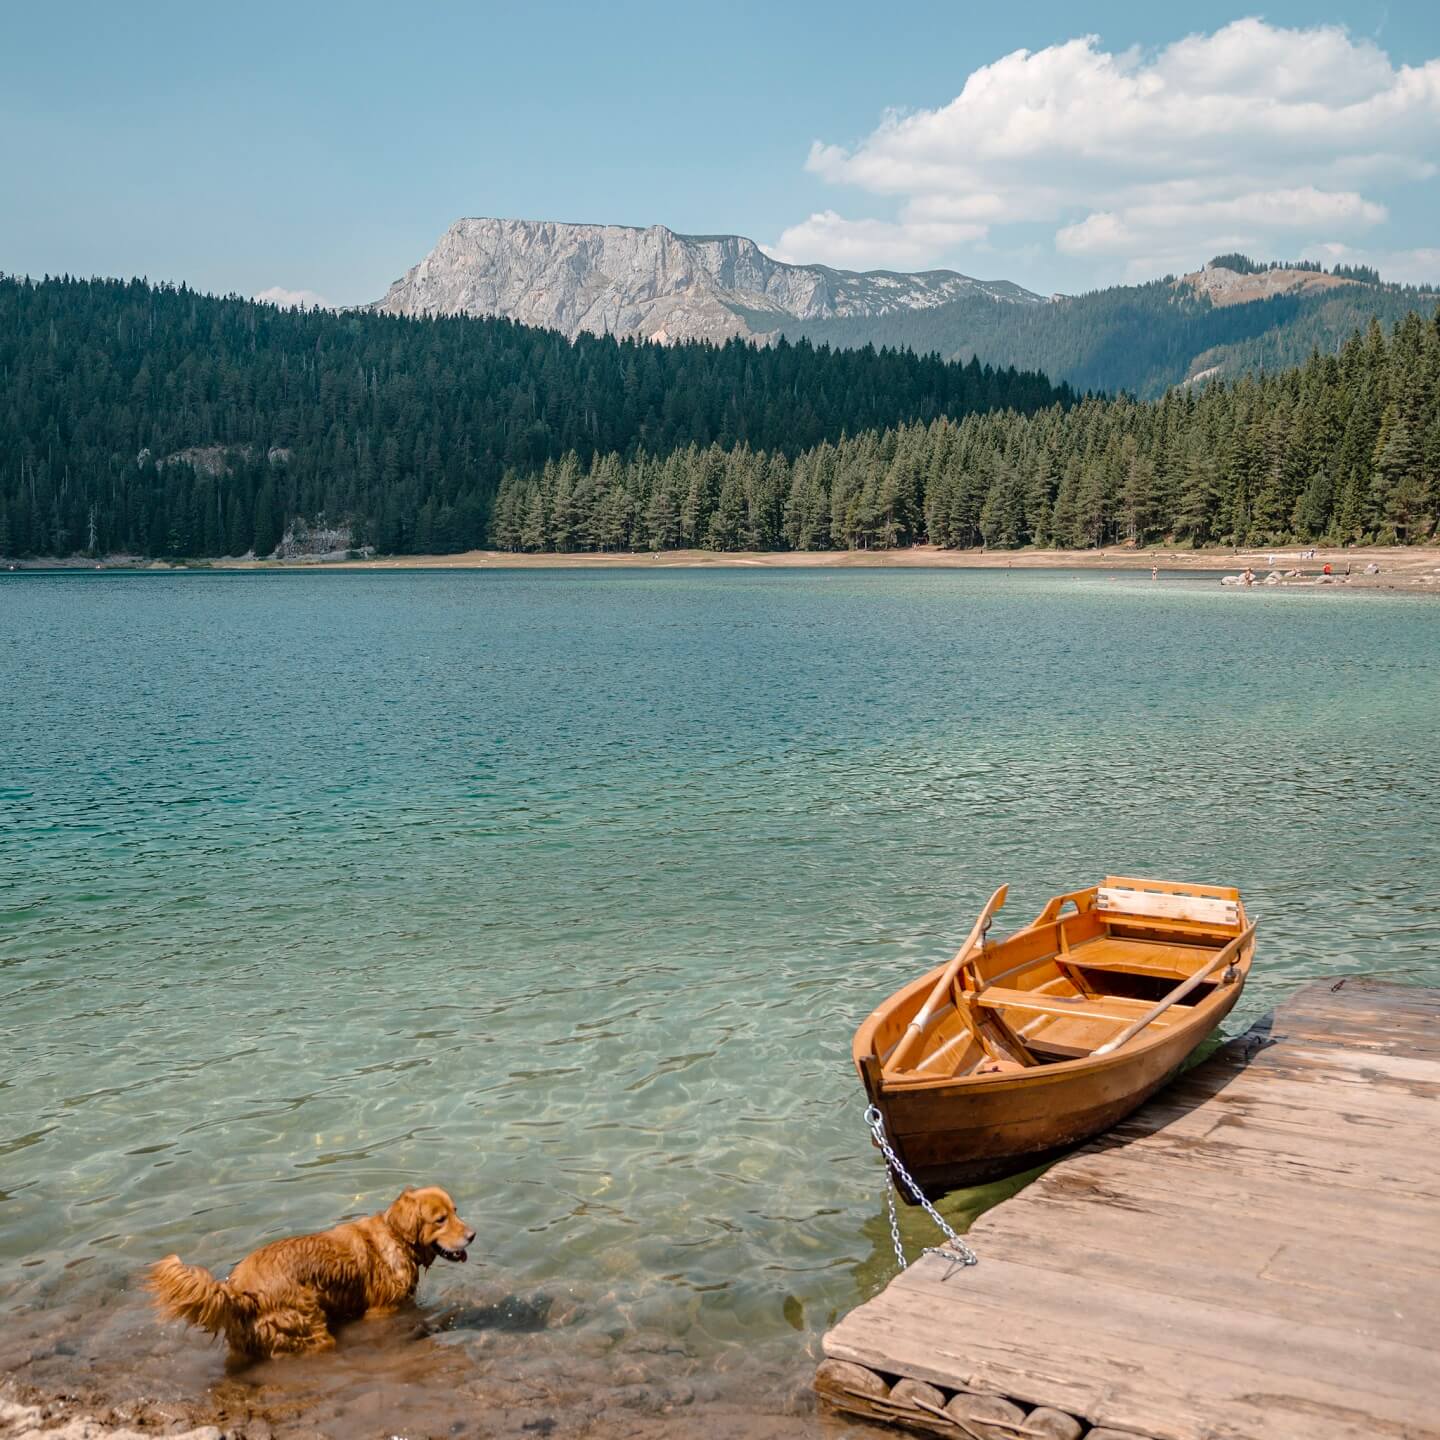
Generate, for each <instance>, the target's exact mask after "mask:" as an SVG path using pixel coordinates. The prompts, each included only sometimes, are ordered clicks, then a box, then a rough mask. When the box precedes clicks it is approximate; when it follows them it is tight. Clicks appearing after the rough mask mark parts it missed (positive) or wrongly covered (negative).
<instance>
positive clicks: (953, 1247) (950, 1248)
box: [865, 1105, 980, 1280]
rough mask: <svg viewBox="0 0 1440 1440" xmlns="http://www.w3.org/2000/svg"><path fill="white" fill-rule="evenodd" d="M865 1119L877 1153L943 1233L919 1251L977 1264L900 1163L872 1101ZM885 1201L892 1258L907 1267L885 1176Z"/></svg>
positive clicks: (891, 1189) (956, 1262)
mask: <svg viewBox="0 0 1440 1440" xmlns="http://www.w3.org/2000/svg"><path fill="white" fill-rule="evenodd" d="M865 1123H866V1125H868V1126H869V1127H870V1134H871V1136H872V1137H873V1138H874V1141H875V1143H876V1145H878V1146H879V1147H880V1153H881V1154H882V1155H883V1156H884V1157H885V1163H886V1164H887V1165H888V1166H889V1167H890V1170H891V1173H892V1174H894V1175H897V1176H899V1178H900V1179H901V1180H902V1181H904V1183H905V1188H906V1189H907V1190H909V1192H910V1193H911V1194H912V1195H913V1196H914V1197H915V1199H916V1201H917V1202H918V1203H919V1204H920V1206H921V1207H922V1208H923V1209H924V1211H925V1213H926V1214H927V1215H928V1216H929V1217H930V1218H931V1219H932V1220H933V1221H934V1222H935V1225H936V1227H937V1228H938V1229H939V1230H940V1231H941V1232H942V1233H943V1234H944V1236H945V1244H944V1245H927V1246H926V1247H925V1249H924V1251H923V1252H922V1253H923V1254H926V1255H938V1256H939V1257H940V1258H941V1259H942V1260H944V1261H946V1262H947V1263H948V1264H950V1265H978V1264H979V1263H980V1257H979V1256H978V1255H976V1253H975V1252H974V1251H973V1250H972V1249H971V1248H970V1247H969V1246H968V1245H967V1244H966V1243H965V1242H964V1241H963V1240H962V1239H961V1238H960V1237H959V1236H958V1235H957V1234H956V1233H955V1231H954V1230H953V1229H952V1228H951V1226H950V1222H949V1221H948V1220H946V1218H945V1217H944V1216H943V1215H942V1214H941V1213H940V1212H939V1211H938V1210H937V1209H936V1208H935V1207H934V1206H933V1205H932V1204H931V1203H930V1202H929V1200H927V1199H926V1198H925V1192H924V1191H923V1190H922V1189H921V1188H920V1187H919V1186H918V1185H917V1184H916V1183H915V1181H914V1180H913V1179H912V1178H911V1175H910V1172H909V1171H908V1170H907V1169H906V1168H905V1167H904V1165H902V1164H901V1163H900V1157H899V1156H898V1155H897V1154H896V1153H895V1151H894V1150H893V1149H892V1148H891V1146H890V1142H889V1141H888V1140H887V1139H886V1138H885V1118H884V1116H882V1115H881V1113H880V1111H879V1110H878V1109H876V1107H875V1106H874V1105H871V1106H869V1107H868V1108H867V1109H866V1111H865ZM885 1204H886V1206H887V1208H888V1209H889V1212H890V1241H891V1244H893V1245H894V1246H895V1258H896V1260H898V1261H899V1262H900V1268H901V1269H902V1270H904V1269H906V1268H908V1266H909V1263H910V1262H909V1261H908V1260H906V1258H905V1247H904V1246H903V1245H901V1243H900V1221H899V1218H898V1216H897V1215H896V1213H895V1187H894V1185H892V1184H891V1183H890V1182H889V1179H888V1177H887V1179H886V1183H885ZM952 1274H954V1271H953V1270H950V1271H947V1272H946V1273H945V1277H944V1278H945V1279H947V1280H948V1279H949V1278H950V1276H951V1275H952Z"/></svg>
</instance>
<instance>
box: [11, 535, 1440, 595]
mask: <svg viewBox="0 0 1440 1440" xmlns="http://www.w3.org/2000/svg"><path fill="white" fill-rule="evenodd" d="M1302 555H1304V556H1305V557H1306V558H1302ZM1272 562H1273V564H1272ZM4 563H5V566H6V568H8V569H10V570H15V571H34V570H52V571H53V570H64V571H69V570H100V571H110V570H123V571H130V572H137V573H169V572H174V571H189V570H226V571H231V570H235V571H249V572H266V571H295V570H324V571H331V570H416V571H423V570H585V569H636V570H666V569H680V570H723V569H772V570H816V569H827V570H828V569H862V570H910V569H953V570H1097V571H1104V570H1120V571H1130V570H1133V571H1136V572H1144V571H1146V570H1149V569H1151V568H1152V567H1154V568H1157V569H1158V570H1159V571H1160V572H1161V573H1162V574H1168V575H1175V574H1186V573H1193V574H1197V575H1207V574H1213V575H1216V576H1220V575H1225V574H1235V573H1237V572H1240V571H1243V570H1245V569H1246V568H1247V567H1248V568H1249V569H1251V570H1253V571H1254V572H1255V584H1256V586H1263V585H1264V584H1265V577H1266V576H1267V575H1268V574H1269V572H1270V571H1271V570H1272V569H1275V570H1279V571H1281V572H1282V573H1283V572H1285V571H1290V570H1299V571H1300V572H1301V574H1300V576H1299V577H1287V578H1285V579H1282V580H1279V581H1274V582H1271V583H1272V587H1273V586H1277V585H1278V586H1302V585H1308V586H1321V585H1334V586H1337V587H1338V586H1342V585H1343V586H1349V587H1350V588H1356V589H1368V590H1419V591H1431V592H1440V546H1437V545H1417V546H1406V545H1390V546H1384V545H1367V546H1355V547H1352V548H1348V549H1337V548H1330V549H1326V548H1323V547H1315V548H1314V549H1313V550H1312V549H1310V548H1309V547H1305V548H1303V549H1302V547H1299V546H1286V547H1283V548H1282V547H1275V548H1273V549H1267V548H1253V547H1252V548H1247V549H1243V550H1238V551H1237V550H1179V549H1173V548H1172V549H1164V548H1154V549H1146V550H1135V549H1128V548H1122V549H1118V550H1033V549H1027V550H944V549H941V548H940V547H939V546H935V545H913V546H908V547H905V548H903V549H895V550H805V551H794V550H777V551H750V550H737V551H714V550H662V551H566V552H558V553H557V552H549V551H547V552H542V553H524V552H510V551H503V550H467V551H463V552H461V553H459V554H454V555H395V556H372V557H369V558H367V559H355V560H351V559H344V558H339V557H335V556H302V557H296V558H294V559H288V560H258V559H254V558H252V557H238V558H231V557H223V558H219V559H213V560H190V561H166V560H146V559H144V558H143V557H140V556H133V555H116V556H107V557H103V558H100V559H94V558H87V557H83V556H73V557H69V558H65V559H54V558H52V559H43V560H39V559H36V560H16V561H6V562H4ZM1326 564H1329V565H1330V567H1331V570H1332V574H1331V576H1329V577H1323V575H1322V571H1323V567H1324V566H1325V565H1326ZM1372 564H1374V565H1378V566H1379V567H1380V568H1379V571H1378V573H1375V574H1369V575H1367V574H1365V573H1364V571H1365V568H1366V567H1367V566H1368V565H1372ZM1347 567H1348V569H1349V571H1350V574H1349V575H1348V576H1347V575H1346V573H1345V572H1346V569H1347Z"/></svg>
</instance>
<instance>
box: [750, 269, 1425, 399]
mask: <svg viewBox="0 0 1440 1440" xmlns="http://www.w3.org/2000/svg"><path fill="white" fill-rule="evenodd" d="M1434 305H1435V297H1434V296H1433V295H1427V294H1423V293H1421V292H1419V291H1415V290H1410V289H1404V288H1402V287H1400V286H1393V285H1388V286H1387V285H1371V284H1357V285H1346V286H1344V287H1342V288H1339V289H1336V290H1329V291H1322V292H1320V293H1296V294H1286V295H1276V296H1274V297H1272V298H1269V299H1261V300H1255V301H1252V302H1251V303H1249V304H1233V305H1217V304H1214V303H1213V302H1212V301H1211V299H1210V298H1209V297H1208V296H1207V295H1203V294H1197V293H1196V292H1195V291H1194V290H1193V289H1192V288H1190V286H1188V285H1186V284H1184V283H1181V284H1178V285H1177V284H1175V283H1173V282H1171V281H1168V280H1156V281H1152V282H1151V283H1149V284H1147V285H1125V286H1116V287H1115V288H1113V289H1109V290H1096V291H1093V292H1091V293H1090V294H1087V295H1077V296H1073V297H1064V298H1060V299H1056V300H1054V301H1052V302H1051V303H1050V304H1048V305H1027V306H1020V305H1003V306H1002V305H996V304H994V303H993V302H991V301H988V300H984V299H975V298H970V299H962V300H957V301H953V302H951V303H949V304H946V305H937V306H935V307H934V308H932V309H929V310H917V311H913V312H907V313H904V314H894V315H884V316H879V317H875V318H860V319H844V320H838V319H837V320H816V321H809V322H798V321H797V322H786V323H785V324H783V325H781V326H776V325H775V322H774V318H773V317H770V318H769V320H768V322H767V323H768V325H769V327H770V331H771V333H773V334H783V335H785V336H787V337H788V338H790V339H792V340H799V339H802V338H803V339H807V340H810V341H812V342H814V343H815V344H817V345H822V344H823V345H832V346H837V347H842V348H843V347H846V346H851V345H867V344H873V345H886V346H894V347H900V348H903V347H905V346H909V347H911V348H913V349H915V350H917V351H919V352H921V353H931V352H933V353H936V354H939V355H941V356H944V357H946V358H947V359H960V360H966V359H969V357H970V356H971V355H976V354H978V355H982V356H984V357H985V358H986V359H987V360H989V361H990V362H991V363H992V364H997V365H1016V366H1020V367H1022V368H1034V369H1039V370H1043V371H1044V372H1045V373H1046V374H1048V375H1051V376H1054V377H1055V378H1057V379H1059V380H1063V381H1066V382H1068V383H1069V384H1070V385H1072V386H1074V387H1075V388H1076V389H1077V390H1082V391H1083V390H1103V391H1108V392H1111V393H1115V392H1118V391H1122V390H1123V391H1126V392H1128V393H1129V394H1132V395H1136V396H1138V397H1140V398H1141V399H1153V398H1154V397H1156V396H1158V395H1161V394H1163V393H1164V392H1165V391H1166V390H1167V389H1169V388H1170V386H1172V385H1178V384H1180V383H1181V382H1182V381H1184V380H1187V379H1189V378H1190V377H1192V376H1195V375H1198V374H1201V373H1206V374H1207V375H1208V374H1217V373H1218V374H1221V375H1224V376H1225V377H1227V378H1229V379H1236V378H1238V377H1239V376H1241V375H1244V374H1248V373H1253V372H1255V371H1258V370H1259V369H1261V368H1266V369H1283V368H1285V367H1288V366H1291V365H1298V364H1300V363H1301V362H1302V361H1303V360H1304V359H1305V358H1306V356H1307V355H1309V353H1310V352H1311V350H1313V349H1317V348H1318V349H1320V350H1322V351H1326V350H1328V351H1333V350H1334V349H1335V348H1336V347H1337V346H1338V345H1340V344H1342V343H1343V342H1344V340H1345V339H1346V337H1347V336H1349V335H1350V334H1351V333H1353V331H1354V330H1355V329H1356V328H1357V327H1359V328H1363V327H1364V326H1365V325H1366V324H1367V323H1368V322H1369V321H1370V320H1371V319H1372V318H1374V319H1378V320H1379V321H1380V322H1381V323H1382V324H1383V325H1385V326H1387V327H1388V326H1390V325H1393V324H1394V323H1395V322H1396V321H1397V320H1400V319H1401V318H1402V317H1403V316H1405V315H1407V314H1410V313H1411V312H1412V311H1415V310H1422V311H1424V312H1426V313H1428V312H1429V311H1430V310H1432V309H1433V308H1434ZM751 318H752V321H753V323H755V324H756V325H759V324H760V323H761V317H751Z"/></svg>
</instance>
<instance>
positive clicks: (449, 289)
mask: <svg viewBox="0 0 1440 1440" xmlns="http://www.w3.org/2000/svg"><path fill="white" fill-rule="evenodd" d="M970 297H981V298H983V300H984V303H986V304H995V303H996V302H1006V308H1009V306H1010V304H1014V305H1016V306H1018V307H1022V308H1023V307H1025V306H1030V305H1037V304H1040V303H1041V300H1040V297H1039V296H1038V295H1033V294H1031V293H1030V291H1028V290H1024V289H1022V288H1021V287H1020V286H1018V285H1012V284H1010V283H1009V282H1008V281H996V282H989V281H983V280H974V279H972V278H970V277H969V276H968V275H960V274H957V273H956V272H954V271H950V270H934V271H928V272H925V273H922V274H916V275H902V274H898V273H892V272H889V271H871V272H868V273H864V274H862V273H859V272H856V271H850V270H834V269H831V268H830V267H828V266H824V265H785V264H782V263H781V262H780V261H778V260H772V259H771V258H770V257H769V256H768V255H766V254H765V252H764V251H763V250H761V249H760V247H759V246H758V245H756V244H755V242H754V241H753V240H747V239H745V237H744V236H741V235H678V234H676V233H675V232H674V231H673V230H669V229H667V228H666V227H665V226H663V225H652V226H650V227H649V228H648V229H643V230H642V229H637V228H635V227H632V226H626V225H571V224H562V223H557V222H554V221H538V220H492V219H466V220H457V221H456V222H455V224H453V225H452V226H451V227H450V228H449V229H448V230H447V231H446V232H445V234H444V235H442V236H441V237H440V240H439V242H438V243H437V244H436V246H435V248H434V249H433V250H432V251H431V252H430V254H429V255H427V256H426V257H425V259H423V260H422V261H421V262H420V263H419V264H418V265H416V266H415V267H414V268H413V269H411V270H409V271H407V272H406V274H405V275H403V276H402V277H401V278H400V279H399V280H397V281H396V282H395V283H394V284H393V285H392V286H391V287H390V289H389V291H388V293H387V294H386V295H385V297H384V298H383V299H382V300H378V301H376V302H375V304H374V305H373V306H372V307H370V308H372V309H375V310H380V311H383V312H385V313H387V314H392V315H504V316H507V317H508V318H510V319H512V320H518V321H520V322H521V323H522V324H526V325H543V326H545V327H547V328H549V329H553V330H559V331H561V332H562V333H564V334H565V335H567V336H569V337H570V338H571V339H574V337H575V336H576V335H578V334H579V333H580V332H581V331H590V332H591V333H593V334H598V335H616V336H618V337H620V338H622V339H625V338H630V339H642V340H661V341H675V340H727V339H730V338H731V337H733V336H750V335H753V334H755V333H757V331H756V325H755V322H756V320H757V319H758V320H759V322H760V327H759V328H761V329H766V330H770V329H773V328H774V322H777V321H791V320H799V321H807V320H824V319H830V318H846V317H862V316H863V317H877V316H884V315H891V314H897V313H905V312H908V311H911V310H923V309H926V308H929V307H931V306H935V305H943V304H946V303H949V302H953V301H955V300H958V299H961V298H970Z"/></svg>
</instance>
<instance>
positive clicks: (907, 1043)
mask: <svg viewBox="0 0 1440 1440" xmlns="http://www.w3.org/2000/svg"><path fill="white" fill-rule="evenodd" d="M1009 890H1010V887H1009V886H1008V885H1002V886H1001V887H1000V888H999V889H998V890H997V891H996V892H995V893H994V894H993V895H992V896H991V897H990V899H989V900H988V901H987V902H986V905H985V908H984V909H983V910H982V911H981V912H980V917H979V919H977V920H976V921H975V928H974V929H973V930H971V932H970V933H969V935H967V936H966V938H965V943H964V944H963V945H962V946H961V947H960V948H959V950H957V951H956V952H955V958H954V959H953V960H952V961H951V962H950V963H949V964H948V965H947V966H946V967H945V969H944V971H943V972H942V973H941V975H940V978H939V979H938V980H936V982H935V984H934V986H933V987H932V988H931V991H930V994H929V996H928V997H927V998H926V1001H925V1003H924V1004H923V1005H922V1006H921V1007H920V1009H919V1010H917V1011H916V1013H915V1018H914V1019H913V1020H912V1021H911V1022H910V1024H909V1026H908V1027H907V1028H906V1031H905V1033H904V1034H903V1035H902V1036H901V1037H900V1043H899V1044H898V1045H897V1046H896V1047H895V1051H894V1053H893V1054H892V1055H891V1056H890V1064H889V1065H888V1066H887V1067H886V1068H887V1069H890V1070H904V1069H905V1068H906V1066H907V1065H908V1064H909V1062H910V1057H911V1056H912V1055H913V1054H914V1053H915V1048H916V1046H918V1045H919V1044H920V1042H921V1041H922V1040H923V1039H924V1036H925V1031H926V1030H927V1029H928V1028H929V1026H930V1021H931V1020H932V1019H933V1018H934V1015H935V1012H936V1011H937V1010H938V1009H940V1007H941V1006H942V1005H943V1004H944V1003H945V993H946V991H948V990H950V989H951V988H952V987H953V988H954V990H955V1009H956V1010H957V1011H958V1012H959V1013H960V1015H961V1016H963V1017H964V1019H965V1022H966V1024H968V1025H969V1027H970V1029H971V1031H972V1032H973V1033H974V1036H975V1039H976V1040H977V1041H978V1042H979V1043H980V1044H981V1045H984V1044H985V1041H984V1039H983V1038H982V1037H981V1030H980V1022H979V1019H978V1017H977V1016H976V1014H975V1010H974V1007H973V1006H972V1005H971V1004H970V1002H969V1001H968V1000H966V999H964V992H963V990H962V989H961V987H960V986H958V985H956V984H955V980H956V977H957V976H958V975H959V974H960V970H961V968H962V967H963V966H964V964H965V962H966V961H967V960H969V959H970V956H971V953H972V952H973V951H974V949H975V947H976V946H977V945H978V944H979V943H980V942H981V941H982V940H983V939H984V938H985V930H986V928H987V927H988V925H989V923H990V917H991V916H992V915H994V913H995V912H996V911H997V910H998V909H999V908H1000V907H1001V906H1002V905H1003V904H1004V903H1005V896H1006V895H1007V894H1008V893H1009Z"/></svg>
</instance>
